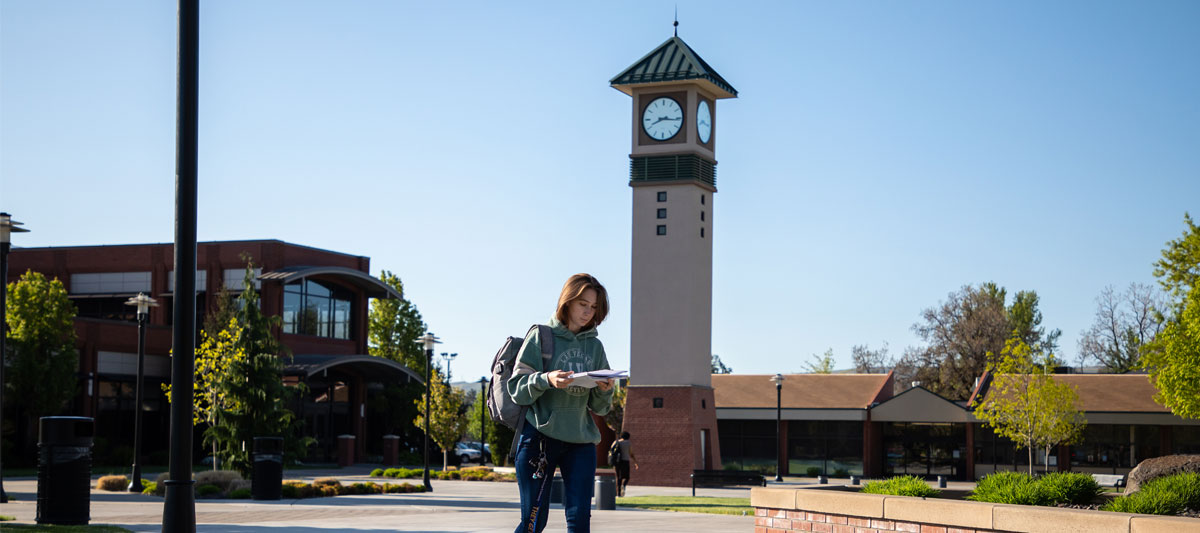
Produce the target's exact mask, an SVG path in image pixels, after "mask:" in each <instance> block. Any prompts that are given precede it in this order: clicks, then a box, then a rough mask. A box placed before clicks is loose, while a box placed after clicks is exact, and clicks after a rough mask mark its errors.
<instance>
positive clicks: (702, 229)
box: [700, 228, 704, 239]
mask: <svg viewBox="0 0 1200 533" xmlns="http://www.w3.org/2000/svg"><path fill="white" fill-rule="evenodd" d="M700 238H701V239H703V238H704V228H700Z"/></svg>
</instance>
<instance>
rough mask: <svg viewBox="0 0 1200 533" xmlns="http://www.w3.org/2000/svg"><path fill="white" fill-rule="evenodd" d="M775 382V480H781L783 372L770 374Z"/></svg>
mask: <svg viewBox="0 0 1200 533" xmlns="http://www.w3.org/2000/svg"><path fill="white" fill-rule="evenodd" d="M771 382H772V383H774V384H775V459H776V465H775V481H783V450H784V448H785V446H784V444H783V441H781V440H780V439H782V438H783V374H775V375H774V376H771Z"/></svg>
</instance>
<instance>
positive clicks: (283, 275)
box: [258, 266, 400, 299]
mask: <svg viewBox="0 0 1200 533" xmlns="http://www.w3.org/2000/svg"><path fill="white" fill-rule="evenodd" d="M313 276H325V277H330V278H334V279H337V280H338V281H341V282H343V283H346V284H348V285H352V286H354V287H357V288H359V289H361V290H362V291H363V292H364V293H366V295H367V297H368V298H384V299H389V298H395V299H399V298H400V293H399V292H396V289H393V288H392V287H391V286H390V285H388V284H387V283H384V282H382V281H380V280H379V278H376V277H374V276H372V275H370V274H367V273H365V272H362V271H358V270H354V269H353V268H345V267H334V266H291V267H285V268H281V269H279V270H272V271H270V272H264V273H262V275H260V276H258V279H260V280H263V281H274V282H279V283H283V284H288V283H291V282H293V281H300V280H302V279H305V278H311V277H313Z"/></svg>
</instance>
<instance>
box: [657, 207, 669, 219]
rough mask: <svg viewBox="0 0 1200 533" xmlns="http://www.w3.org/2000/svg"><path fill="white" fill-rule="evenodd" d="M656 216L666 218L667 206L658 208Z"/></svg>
mask: <svg viewBox="0 0 1200 533" xmlns="http://www.w3.org/2000/svg"><path fill="white" fill-rule="evenodd" d="M658 218H667V208H665V207H660V208H658Z"/></svg>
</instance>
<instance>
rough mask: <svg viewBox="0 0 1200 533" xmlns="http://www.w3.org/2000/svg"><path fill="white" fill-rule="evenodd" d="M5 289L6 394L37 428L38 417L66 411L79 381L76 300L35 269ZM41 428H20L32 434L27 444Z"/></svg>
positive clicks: (28, 423)
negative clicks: (6, 327) (6, 305)
mask: <svg viewBox="0 0 1200 533" xmlns="http://www.w3.org/2000/svg"><path fill="white" fill-rule="evenodd" d="M5 290H6V291H8V294H7V295H6V298H7V299H8V302H7V303H8V307H7V311H8V313H7V316H6V317H5V320H6V322H7V325H8V338H7V342H8V345H7V348H8V350H9V353H8V354H6V363H7V368H6V369H5V374H6V376H5V379H4V386H5V388H6V393H5V398H6V399H8V400H9V401H10V402H11V405H12V406H13V408H15V409H19V410H20V411H21V412H23V413H24V415H25V416H24V417H22V424H24V425H25V427H26V428H30V427H37V420H38V418H40V417H43V416H51V415H56V414H59V413H60V412H62V409H63V406H64V405H65V404H66V403H67V402H68V401H70V400H71V398H72V397H73V396H74V395H75V390H76V387H77V386H78V383H77V381H76V378H75V370H76V368H78V365H79V354H78V353H77V352H76V351H75V315H76V310H75V304H74V303H72V302H71V300H70V298H67V290H66V288H65V287H63V284H62V282H61V281H59V280H58V279H57V278H55V279H52V280H51V279H46V276H44V275H42V274H41V273H40V272H33V271H32V270H31V271H27V272H25V274H24V275H22V276H21V278H20V279H18V280H17V281H15V282H13V283H9V284H8V285H7V286H6V287H5ZM36 433H37V432H36V431H28V430H23V431H20V434H22V435H25V436H26V439H25V441H26V442H25V444H26V449H32V444H33V442H34V437H35V436H36Z"/></svg>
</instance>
